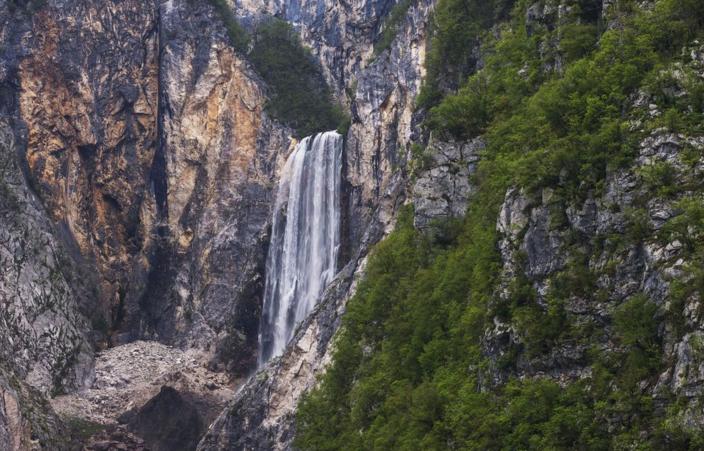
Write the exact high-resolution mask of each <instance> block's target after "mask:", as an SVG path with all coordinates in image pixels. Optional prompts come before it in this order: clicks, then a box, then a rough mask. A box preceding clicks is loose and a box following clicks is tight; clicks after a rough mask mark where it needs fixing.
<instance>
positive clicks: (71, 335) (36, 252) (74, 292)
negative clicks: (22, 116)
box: [0, 120, 92, 393]
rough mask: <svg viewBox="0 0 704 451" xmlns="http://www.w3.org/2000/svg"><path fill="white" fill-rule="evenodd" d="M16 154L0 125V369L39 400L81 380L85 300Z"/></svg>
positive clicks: (86, 347)
mask: <svg viewBox="0 0 704 451" xmlns="http://www.w3.org/2000/svg"><path fill="white" fill-rule="evenodd" d="M16 151H17V147H16V141H15V139H14V132H13V130H12V128H11V127H10V125H9V123H8V122H6V121H4V120H0V267H1V268H2V271H0V362H2V363H3V365H6V366H7V368H8V369H12V370H14V371H15V372H16V374H17V375H18V376H20V377H21V378H23V379H26V380H27V381H28V382H29V383H30V384H32V385H34V386H35V387H36V388H38V389H39V390H41V391H42V392H44V393H48V392H57V391H63V390H64V389H66V388H75V387H78V386H81V385H82V384H83V382H84V381H85V380H86V379H87V378H88V376H89V370H90V367H91V362H90V359H91V354H92V350H91V347H90V344H89V341H88V336H87V331H88V324H87V321H86V319H85V318H84V317H83V315H81V314H80V313H79V305H80V304H84V305H85V303H86V302H87V299H86V297H87V296H86V292H85V290H82V289H81V287H80V284H77V283H76V280H75V279H76V277H77V274H76V273H75V268H74V267H73V266H74V265H72V263H71V260H70V258H69V257H68V255H66V252H65V249H64V248H63V246H62V245H61V243H60V242H58V241H57V240H56V238H55V237H54V233H55V229H54V228H53V227H52V224H51V223H50V222H49V221H48V220H47V219H46V218H45V217H44V214H43V213H44V212H43V211H42V209H41V206H40V205H39V202H38V201H37V199H36V197H35V196H34V195H33V194H32V193H31V192H30V191H29V189H28V188H27V186H26V185H25V180H24V177H23V175H22V172H21V171H20V168H19V166H18V164H17V160H16V157H17V155H16Z"/></svg>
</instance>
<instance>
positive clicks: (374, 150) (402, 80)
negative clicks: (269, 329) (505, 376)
mask: <svg viewBox="0 0 704 451" xmlns="http://www.w3.org/2000/svg"><path fill="white" fill-rule="evenodd" d="M244 6H245V8H247V10H248V11H250V12H253V13H256V12H257V11H256V10H255V9H254V7H253V5H252V4H249V3H244ZM390 6H391V5H389V4H387V3H386V2H376V1H367V2H360V3H359V4H354V5H346V4H339V3H338V4H335V5H332V6H331V8H332V9H331V8H327V7H326V8H323V7H322V5H321V4H320V3H312V2H311V3H306V4H302V5H291V4H288V3H286V2H281V3H276V4H268V5H267V8H268V9H267V10H266V12H268V13H275V14H278V15H280V16H281V17H283V18H286V19H287V20H290V21H291V22H292V23H294V24H295V25H297V26H298V28H299V30H300V32H301V36H302V38H303V39H304V41H305V42H306V43H307V44H308V45H309V46H310V48H311V49H312V50H313V53H314V54H315V55H316V56H317V57H318V58H319V59H320V61H321V64H322V65H323V67H325V68H326V69H327V70H326V73H327V75H328V76H329V77H330V78H331V79H332V83H331V84H332V85H333V86H337V87H338V95H339V96H340V97H341V98H343V100H344V101H346V102H349V104H350V107H351V110H352V115H353V119H352V126H351V128H350V130H349V132H348V133H347V136H346V143H345V152H344V153H345V158H346V164H345V167H344V169H343V172H344V176H345V181H346V186H345V188H344V195H345V197H346V199H345V204H346V205H345V208H346V212H345V214H344V218H343V240H345V243H344V246H345V252H343V256H342V257H341V265H344V267H343V269H342V270H341V271H340V273H339V275H338V276H337V278H336V280H335V281H334V282H333V283H332V284H331V285H330V287H329V288H328V290H327V291H326V294H325V295H324V297H323V300H322V301H321V303H320V305H319V306H318V308H316V310H315V311H314V312H313V313H312V314H311V315H310V317H309V318H308V319H307V320H306V321H305V322H304V323H302V324H301V325H300V326H299V328H298V331H297V333H296V335H295V337H294V339H293V340H292V342H291V344H290V345H289V347H288V348H287V350H286V352H285V353H284V355H283V356H281V357H279V358H277V359H274V360H273V361H271V362H269V363H268V364H267V365H266V366H265V367H264V368H263V369H262V370H261V371H259V372H258V373H257V374H256V375H255V376H253V377H252V378H251V379H250V380H249V381H248V382H247V383H246V384H245V385H244V386H243V387H242V388H241V389H240V390H239V391H238V393H237V394H236V396H235V399H234V401H233V402H232V403H231V404H230V405H229V407H228V408H227V409H225V411H224V412H223V413H222V414H221V415H220V417H219V418H218V419H217V420H216V421H215V422H214V423H213V425H212V426H211V427H210V429H209V431H208V433H207V434H206V436H205V437H204V438H203V440H202V441H201V443H200V445H199V449H287V448H289V447H290V446H291V441H292V439H293V436H294V434H295V429H294V421H293V420H294V414H295V408H296V404H297V403H298V400H299V399H300V397H301V396H302V395H303V394H304V393H305V392H306V391H307V390H308V389H310V388H311V387H312V386H313V385H314V384H315V381H316V377H317V376H318V375H319V374H320V373H321V372H322V371H324V369H325V366H326V364H327V362H329V359H330V353H331V348H330V344H331V343H332V339H333V337H334V334H335V332H336V331H337V329H338V327H339V324H340V316H341V315H342V314H343V313H344V306H345V302H346V301H347V299H349V297H350V296H351V295H352V294H353V292H354V287H355V280H356V277H357V276H359V274H361V272H362V271H363V267H364V261H365V256H366V253H367V251H368V250H369V247H370V246H371V245H372V244H374V243H376V242H377V241H378V240H379V239H381V238H382V237H383V236H384V234H385V233H387V232H388V231H390V230H391V228H392V227H393V222H394V217H395V213H396V211H397V209H398V208H399V207H400V206H401V205H402V204H403V203H404V201H405V199H406V198H407V193H406V180H407V177H408V170H407V167H406V164H407V161H408V158H409V152H410V144H411V139H412V138H413V137H416V138H417V136H415V135H414V133H415V131H416V125H417V124H416V121H417V119H416V118H415V117H414V103H413V102H414V99H415V96H416V95H417V94H418V91H419V89H420V83H421V79H422V76H423V61H424V51H425V50H424V49H425V43H426V36H427V35H426V33H427V18H428V14H429V13H430V9H431V7H432V2H417V3H414V4H413V5H412V6H411V7H410V9H409V11H408V15H407V16H406V17H405V20H404V21H403V25H402V26H401V27H400V28H399V32H398V34H397V36H396V39H395V40H394V42H393V44H392V45H391V47H390V48H389V49H387V50H386V51H384V52H382V53H381V54H379V55H378V56H373V44H374V39H375V38H376V37H377V36H378V31H379V29H380V28H381V26H382V23H381V22H380V20H379V19H380V18H381V17H383V16H382V15H380V13H381V12H382V11H387V12H388V9H389V8H390ZM341 30H344V31H341ZM342 33H344V36H342V35H341V34H342ZM469 153H470V151H469V150H468V151H467V155H466V157H467V158H468V160H471V157H470V156H469ZM450 158H454V159H456V160H457V161H456V162H455V164H457V165H459V166H462V165H463V164H464V163H462V162H461V161H460V160H462V159H463V158H464V156H463V154H462V152H461V151H458V152H457V154H453V155H452V156H451V157H450ZM445 163H447V164H450V162H449V161H448V162H444V161H443V162H440V163H438V166H440V165H443V164H445ZM441 171H442V169H441ZM468 171H469V166H467V167H465V168H464V170H462V171H461V174H465V175H466V174H467V173H468ZM427 177H428V178H429V177H431V176H430V175H428V176H427ZM457 177H458V179H459V177H461V176H459V175H458V176H457ZM450 183H452V182H450ZM466 188H467V189H466V190H465V189H464V187H462V188H458V191H461V192H462V194H459V196H458V198H457V199H455V201H453V202H456V203H458V204H459V202H461V199H460V198H461V197H462V196H466V195H467V191H468V189H469V186H467V187H466ZM419 191H420V190H419ZM426 195H427V196H431V195H432V194H429V193H427V192H426ZM453 197H454V196H453ZM459 210H463V208H462V207H459V206H458V205H456V206H455V207H454V210H452V212H446V213H447V214H448V215H450V216H452V215H453V214H456V213H457V211H459ZM430 215H431V214H430V213H429V214H428V216H430ZM440 216H442V215H441V214H437V217H440Z"/></svg>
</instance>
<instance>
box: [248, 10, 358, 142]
mask: <svg viewBox="0 0 704 451" xmlns="http://www.w3.org/2000/svg"><path fill="white" fill-rule="evenodd" d="M249 60H250V61H251V62H252V64H253V65H254V68H255V69H256V70H257V72H258V73H259V74H260V75H261V76H262V78H264V81H266V83H267V84H268V85H269V86H270V87H271V88H272V90H273V92H272V94H271V100H270V101H269V103H268V104H267V109H268V110H269V112H270V113H271V114H272V115H273V116H274V117H275V118H277V119H279V120H280V121H282V122H283V123H285V124H287V125H289V126H291V127H292V128H294V129H295V130H296V132H297V133H298V135H299V136H301V137H302V136H307V135H311V134H313V133H316V132H319V131H325V130H335V129H337V128H338V127H340V126H342V128H344V124H345V123H346V122H348V120H349V119H348V118H347V116H346V115H345V114H344V113H343V111H342V108H341V107H340V106H338V105H337V104H336V103H335V101H334V99H333V96H332V93H331V91H330V88H329V87H328V86H327V84H326V82H325V78H324V76H323V74H322V71H321V70H320V67H319V66H318V64H317V62H316V61H315V59H314V58H313V56H312V55H311V53H310V51H309V50H307V49H306V48H305V47H304V46H303V44H302V43H301V41H300V38H299V37H298V34H297V33H296V32H295V31H294V30H293V27H292V26H291V25H290V24H288V23H287V22H284V21H282V20H278V19H273V18H272V19H270V20H268V21H266V22H264V23H262V24H260V25H259V26H258V27H257V30H256V33H255V35H254V46H253V48H252V51H251V52H250V54H249Z"/></svg>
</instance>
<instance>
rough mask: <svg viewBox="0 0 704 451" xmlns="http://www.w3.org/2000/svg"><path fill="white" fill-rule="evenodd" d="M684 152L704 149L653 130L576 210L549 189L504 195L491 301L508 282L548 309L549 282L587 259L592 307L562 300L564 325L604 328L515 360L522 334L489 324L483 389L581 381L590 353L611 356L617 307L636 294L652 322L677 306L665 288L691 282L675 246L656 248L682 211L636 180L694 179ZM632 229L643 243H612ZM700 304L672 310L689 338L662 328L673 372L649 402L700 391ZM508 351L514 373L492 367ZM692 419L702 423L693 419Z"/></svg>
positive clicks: (503, 295)
mask: <svg viewBox="0 0 704 451" xmlns="http://www.w3.org/2000/svg"><path fill="white" fill-rule="evenodd" d="M690 146H691V148H695V149H704V141H703V140H702V139H701V138H691V137H686V136H681V135H677V134H672V133H669V132H666V131H664V130H658V131H655V132H653V133H652V134H651V135H650V136H648V137H647V138H645V139H644V140H643V141H642V142H641V145H640V153H639V156H638V158H637V162H636V165H635V167H633V168H630V169H628V170H620V171H616V172H612V173H611V174H610V175H609V176H608V177H607V180H606V185H605V187H604V190H603V193H601V194H600V195H596V193H593V192H590V193H588V194H587V195H586V197H585V198H584V199H583V200H582V202H581V203H578V204H571V203H567V202H566V201H565V200H563V199H561V198H560V197H559V196H558V195H557V194H556V193H555V192H554V191H553V190H552V189H549V188H546V189H543V190H541V191H540V192H538V193H532V194H529V193H526V192H522V191H518V190H516V189H514V188H511V189H509V190H508V192H507V193H506V196H505V200H504V203H503V205H502V207H501V212H500V215H499V218H498V221H497V230H498V232H499V235H500V237H501V239H500V242H499V248H500V251H501V257H502V263H503V269H502V275H501V283H500V288H499V290H500V292H499V299H503V300H507V299H509V297H510V294H511V290H512V289H513V288H512V287H513V286H515V282H516V280H524V281H525V283H527V284H528V285H529V286H530V287H531V289H532V290H533V291H534V293H535V296H536V302H537V304H538V305H541V306H543V307H545V308H547V305H548V304H549V302H550V301H549V297H550V295H551V293H552V292H553V290H554V289H555V288H554V286H555V284H556V283H557V282H556V281H557V279H558V278H559V277H560V276H561V275H565V274H570V276H571V277H577V276H575V275H574V274H573V273H574V271H571V270H570V267H571V266H570V265H572V264H576V265H580V264H581V263H579V262H581V261H583V260H584V259H585V258H586V259H587V260H586V265H587V268H586V270H587V271H588V272H589V274H590V276H589V277H593V283H594V287H593V289H594V290H597V291H598V295H597V296H596V297H595V298H596V299H597V301H598V302H594V301H590V302H587V301H586V298H584V299H583V298H581V297H579V296H572V297H570V298H569V299H567V300H566V301H565V304H564V306H563V308H564V312H565V315H566V322H567V323H568V324H578V325H591V326H590V327H599V328H603V330H604V334H603V335H602V341H600V342H599V343H595V342H590V343H580V342H579V340H570V341H567V342H565V343H564V345H562V346H560V347H558V348H557V349H555V350H553V352H552V353H551V354H550V355H548V356H545V355H540V356H539V357H535V358H534V357H531V355H530V353H527V352H523V351H525V350H524V349H523V345H522V343H523V342H524V337H522V336H521V333H520V332H518V331H517V330H515V329H514V328H512V327H511V326H509V325H508V324H505V323H503V322H501V321H500V319H499V318H497V319H495V327H494V329H493V330H489V331H487V333H486V335H485V337H484V352H485V354H486V355H488V356H489V357H490V359H491V360H492V362H494V364H495V365H496V366H495V367H494V368H492V369H491V370H490V372H489V373H490V374H491V377H490V378H489V379H487V380H486V381H485V384H486V385H487V387H490V386H493V385H495V384H499V383H502V382H503V381H505V380H506V377H507V376H508V374H509V373H511V374H517V375H518V376H519V377H535V376H544V375H548V376H550V377H552V378H555V379H558V380H563V381H568V380H574V379H578V378H580V377H584V376H585V375H587V374H588V372H589V371H590V368H589V366H588V365H587V363H586V362H588V359H587V358H586V357H587V356H586V352H587V351H588V350H589V349H590V347H594V346H597V347H601V348H603V349H605V350H608V351H613V350H615V349H616V348H615V346H616V344H615V343H616V341H615V340H614V337H613V328H612V317H613V314H614V312H615V311H616V309H617V308H618V307H619V306H620V305H622V304H623V303H624V302H626V301H628V300H629V299H632V298H633V297H634V296H640V295H643V296H646V297H647V298H648V299H649V300H650V301H651V302H653V303H654V304H656V305H657V306H658V310H659V312H660V313H659V315H664V314H666V312H667V311H668V310H669V309H672V308H677V307H675V306H674V305H671V304H670V299H671V297H670V294H671V293H670V290H671V284H672V282H673V281H675V280H677V279H678V278H682V277H691V276H688V275H686V272H685V270H684V269H685V268H686V266H687V261H686V253H685V251H684V249H683V245H682V243H681V242H679V240H677V239H675V240H674V241H671V242H663V241H662V238H661V237H662V236H665V235H660V234H659V233H658V232H659V231H661V230H664V229H663V227H665V226H666V224H668V222H670V221H672V220H673V219H675V218H676V217H677V216H678V215H679V214H681V212H677V211H675V210H674V209H673V207H672V206H673V205H675V204H676V199H667V198H663V197H661V196H658V195H653V193H652V192H651V191H648V190H649V189H651V188H652V187H650V188H649V187H648V186H647V184H646V183H645V182H644V180H643V176H642V175H641V174H643V173H645V171H647V169H648V167H652V166H653V165H655V164H658V163H662V162H668V163H669V164H671V166H670V167H671V168H672V170H674V171H675V172H676V174H675V178H676V179H677V180H680V181H681V182H682V183H687V181H688V180H695V179H697V178H699V177H701V175H702V173H703V169H704V160H701V161H699V162H698V163H697V164H695V165H694V166H692V165H691V164H690V165H689V166H688V165H685V164H683V162H682V157H683V149H684V148H685V147H690ZM686 195H688V193H686V192H685V193H684V196H686ZM644 199H648V200H647V201H644ZM640 204H644V205H645V207H644V208H643V209H642V210H641V209H639V208H638V207H636V206H637V205H640ZM634 227H639V229H637V230H641V233H642V234H644V237H645V238H644V240H643V241H642V242H640V241H639V239H633V240H629V239H628V238H624V239H621V240H619V238H618V237H624V236H625V237H628V236H631V235H632V234H633V233H635V232H633V230H634ZM580 259H581V260H580ZM616 268H618V270H616ZM589 295H590V296H594V294H593V293H590V294H589ZM699 302H701V301H700V300H699V299H698V298H697V297H696V296H693V297H691V298H690V299H688V300H687V301H686V302H685V305H684V306H682V307H680V308H682V311H676V312H672V314H675V315H684V316H685V317H686V318H687V320H686V322H687V325H686V327H687V328H688V329H690V330H693V332H691V333H687V334H685V335H684V336H682V337H677V336H676V334H674V333H673V331H671V330H665V329H663V328H660V331H659V335H660V336H661V338H662V340H663V342H664V344H663V350H664V354H665V356H666V357H665V358H666V359H668V360H672V361H673V362H674V364H673V366H672V367H669V365H667V366H666V368H668V369H667V370H666V371H665V372H664V373H663V374H662V375H661V376H660V378H659V381H657V384H652V385H650V386H648V387H646V388H647V389H648V390H649V392H650V393H651V394H653V396H654V397H657V396H658V395H657V394H658V393H663V392H664V390H662V389H663V388H664V387H666V386H667V387H669V389H670V390H671V391H672V392H673V393H675V394H676V395H678V396H683V397H685V398H691V399H693V397H694V396H696V395H695V393H699V391H698V388H697V387H699V384H700V376H699V370H698V369H697V368H698V367H697V365H698V363H695V362H699V358H698V357H697V356H698V355H700V354H698V351H697V349H698V346H699V345H698V340H699V329H700V327H701V326H700V324H701V323H700V321H699V318H698V317H697V316H696V314H693V312H694V311H695V310H696V307H695V305H698V303H699ZM516 351H518V355H519V357H518V359H517V363H516V367H515V368H511V369H509V370H507V371H504V370H502V369H500V365H499V361H500V359H501V357H502V356H504V355H506V353H509V352H516ZM696 421H698V422H699V423H701V419H699V420H696Z"/></svg>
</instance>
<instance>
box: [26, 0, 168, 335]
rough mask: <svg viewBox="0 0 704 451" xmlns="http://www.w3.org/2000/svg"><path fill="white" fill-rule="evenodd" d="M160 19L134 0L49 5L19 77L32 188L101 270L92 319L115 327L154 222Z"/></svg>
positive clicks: (36, 19)
mask: <svg viewBox="0 0 704 451" xmlns="http://www.w3.org/2000/svg"><path fill="white" fill-rule="evenodd" d="M155 13H156V11H155V9H154V7H153V5H152V4H151V3H150V2H143V1H136V0H134V1H125V2H114V3H113V2H111V3H108V4H97V3H95V2H89V1H67V2H61V3H58V2H57V3H55V4H50V5H49V7H47V8H45V9H43V10H41V11H39V12H37V13H35V14H34V16H33V18H32V33H31V50H30V52H29V55H27V57H26V58H24V59H23V60H22V61H21V62H20V64H19V69H18V74H17V78H18V83H19V85H20V86H21V88H20V92H19V110H20V111H19V113H20V118H21V120H22V121H23V122H24V124H25V126H26V128H27V142H26V151H25V159H26V163H27V167H28V170H29V175H30V178H31V180H32V183H33V186H34V187H35V189H36V190H37V192H38V194H39V196H40V197H41V199H42V202H43V204H44V205H45V206H46V208H47V211H48V213H49V215H50V217H51V219H52V220H53V221H54V222H56V223H57V224H59V226H60V227H62V228H63V229H65V230H66V231H67V232H68V235H69V236H70V238H71V240H72V241H73V242H74V243H75V246H76V249H77V250H78V251H79V252H80V255H81V256H82V258H83V259H85V260H86V261H87V262H89V264H90V265H91V266H94V267H95V268H96V269H97V271H98V274H99V277H98V287H99V292H98V299H96V301H97V306H96V310H97V312H96V313H95V318H97V319H100V321H107V322H108V323H111V325H112V326H113V327H114V328H120V326H121V321H122V318H123V316H124V312H125V310H126V305H127V304H130V303H133V302H135V292H136V291H138V289H139V288H138V286H139V284H140V283H143V281H142V280H141V279H142V278H143V277H142V275H141V274H140V273H143V270H144V264H143V262H142V261H140V253H141V251H142V250H143V249H145V248H147V247H148V246H149V242H150V230H149V229H150V226H151V223H152V222H153V217H154V203H153V201H152V197H153V196H152V195H151V193H150V186H149V175H150V167H151V164H152V160H153V159H154V150H155V143H156V128H157V127H156V125H157V121H156V117H157V73H158V60H157V34H156V14H155Z"/></svg>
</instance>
